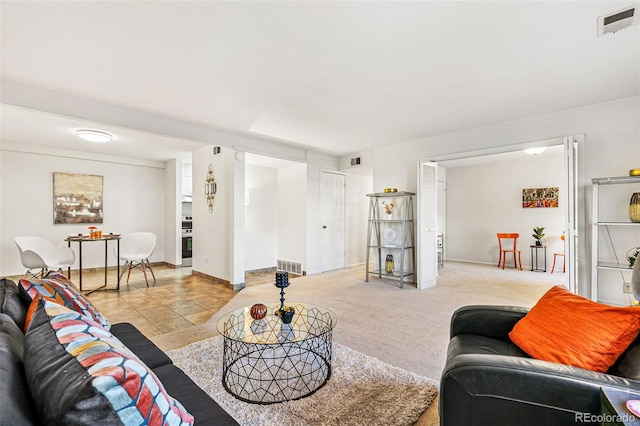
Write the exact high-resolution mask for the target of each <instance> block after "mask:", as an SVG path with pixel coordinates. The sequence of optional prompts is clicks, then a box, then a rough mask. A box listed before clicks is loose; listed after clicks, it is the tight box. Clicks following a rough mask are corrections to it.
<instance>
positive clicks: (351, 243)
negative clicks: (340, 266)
mask: <svg viewBox="0 0 640 426" xmlns="http://www.w3.org/2000/svg"><path fill="white" fill-rule="evenodd" d="M346 177H347V184H346V186H347V188H346V204H347V208H346V215H347V217H346V230H345V234H346V238H347V241H346V252H347V253H346V257H345V265H346V266H352V265H359V264H364V262H365V260H366V256H367V224H368V222H367V220H368V217H369V197H367V194H370V193H372V192H373V190H372V187H373V177H372V176H367V175H361V174H356V173H347V174H346Z"/></svg>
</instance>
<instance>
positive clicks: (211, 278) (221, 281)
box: [191, 270, 245, 291]
mask: <svg viewBox="0 0 640 426" xmlns="http://www.w3.org/2000/svg"><path fill="white" fill-rule="evenodd" d="M191 275H196V276H198V277H200V278H204V279H206V280H209V281H211V282H212V283H214V284H222V285H224V286H226V287H229V288H230V289H232V290H233V291H238V290H242V289H243V288H244V287H245V284H244V283H236V284H231V281H229V280H225V279H222V278H218V277H214V276H213V275H209V274H205V273H204V272H200V271H194V270H191Z"/></svg>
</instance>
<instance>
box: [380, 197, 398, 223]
mask: <svg viewBox="0 0 640 426" xmlns="http://www.w3.org/2000/svg"><path fill="white" fill-rule="evenodd" d="M382 206H383V207H384V213H385V215H386V217H387V220H391V219H392V218H393V208H394V207H395V206H396V205H395V204H393V203H387V202H386V201H383V202H382Z"/></svg>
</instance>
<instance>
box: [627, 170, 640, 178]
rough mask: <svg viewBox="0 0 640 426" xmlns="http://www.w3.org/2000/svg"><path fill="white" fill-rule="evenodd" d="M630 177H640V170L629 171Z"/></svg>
mask: <svg viewBox="0 0 640 426" xmlns="http://www.w3.org/2000/svg"><path fill="white" fill-rule="evenodd" d="M629 176H640V169H631V170H629Z"/></svg>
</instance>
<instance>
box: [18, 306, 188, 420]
mask: <svg viewBox="0 0 640 426" xmlns="http://www.w3.org/2000/svg"><path fill="white" fill-rule="evenodd" d="M24 358H25V372H26V376H27V382H28V384H29V389H30V391H31V396H32V398H33V400H34V401H35V403H36V405H37V408H38V414H39V415H40V418H41V419H42V420H43V423H44V424H73V425H106V424H108V425H112V424H124V425H143V424H144V425H167V426H174V425H175V426H182V425H192V424H193V421H194V419H193V416H191V415H190V414H189V413H188V412H187V411H186V410H185V409H184V407H183V406H182V404H180V403H179V402H178V401H176V400H174V399H173V398H172V397H171V396H169V394H168V393H167V392H166V390H165V389H164V387H163V385H162V383H161V382H160V380H159V379H158V378H157V377H156V375H155V374H154V373H153V372H152V371H151V370H150V369H149V368H148V367H147V366H146V365H145V364H144V363H142V361H140V359H138V357H136V356H135V355H134V354H133V353H132V352H131V351H130V350H129V349H128V348H127V347H126V346H124V344H123V343H122V342H121V341H120V340H118V339H117V338H116V337H115V336H113V335H112V334H111V333H110V332H109V331H108V330H105V329H104V328H103V327H101V326H100V324H98V323H96V322H95V321H93V320H92V319H91V318H88V317H86V316H84V315H81V314H79V313H78V312H75V311H73V310H71V309H68V308H66V307H64V306H62V305H59V304H57V303H54V302H51V301H49V300H46V299H44V300H43V299H41V300H40V301H39V302H38V307H37V309H36V312H35V313H34V315H33V319H32V321H31V326H30V328H29V331H28V332H27V334H26V336H25V343H24Z"/></svg>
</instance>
